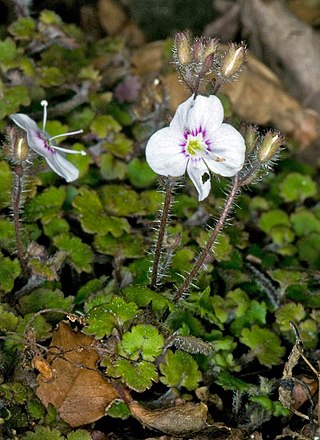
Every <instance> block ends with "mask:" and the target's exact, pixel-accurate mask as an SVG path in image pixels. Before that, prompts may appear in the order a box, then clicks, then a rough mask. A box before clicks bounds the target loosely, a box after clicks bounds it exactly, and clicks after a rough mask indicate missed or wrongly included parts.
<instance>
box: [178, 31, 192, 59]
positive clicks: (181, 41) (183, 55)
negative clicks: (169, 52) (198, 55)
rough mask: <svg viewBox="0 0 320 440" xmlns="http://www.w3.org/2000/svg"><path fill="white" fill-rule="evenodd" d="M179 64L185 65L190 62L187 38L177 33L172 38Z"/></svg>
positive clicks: (182, 33)
mask: <svg viewBox="0 0 320 440" xmlns="http://www.w3.org/2000/svg"><path fill="white" fill-rule="evenodd" d="M174 44H175V47H176V50H177V58H178V61H179V63H181V64H182V65H187V64H189V63H190V61H191V53H190V43H189V37H188V35H187V34H185V33H184V32H178V33H177V34H176V35H175V37H174Z"/></svg>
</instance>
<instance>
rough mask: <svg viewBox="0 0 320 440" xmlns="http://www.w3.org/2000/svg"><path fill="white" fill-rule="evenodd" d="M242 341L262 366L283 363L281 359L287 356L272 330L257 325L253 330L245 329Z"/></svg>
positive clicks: (242, 333)
mask: <svg viewBox="0 0 320 440" xmlns="http://www.w3.org/2000/svg"><path fill="white" fill-rule="evenodd" d="M240 341H241V342H242V343H243V344H245V345H247V346H248V347H249V348H250V349H251V353H250V356H252V357H257V358H258V361H259V362H260V364H262V365H265V366H267V367H272V365H279V364H281V363H282V360H281V357H282V356H283V355H284V354H285V349H284V347H282V346H281V343H280V339H279V338H278V336H277V335H276V334H275V333H273V332H272V331H271V330H268V329H266V328H260V327H258V326H257V325H254V326H252V327H251V329H248V328H244V329H243V330H242V332H241V337H240Z"/></svg>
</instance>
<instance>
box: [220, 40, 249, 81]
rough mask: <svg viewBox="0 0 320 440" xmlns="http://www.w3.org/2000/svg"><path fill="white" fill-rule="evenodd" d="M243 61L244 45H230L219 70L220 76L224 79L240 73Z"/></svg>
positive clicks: (244, 55) (244, 54) (244, 57)
mask: <svg viewBox="0 0 320 440" xmlns="http://www.w3.org/2000/svg"><path fill="white" fill-rule="evenodd" d="M245 59H246V48H245V45H244V44H241V45H240V46H238V45H237V44H234V43H231V44H230V46H229V50H228V52H227V54H226V56H225V59H224V61H223V63H222V66H221V69H220V72H221V75H223V76H224V77H225V78H231V77H232V76H233V75H235V74H236V73H238V72H240V70H241V67H242V66H243V63H244V62H245Z"/></svg>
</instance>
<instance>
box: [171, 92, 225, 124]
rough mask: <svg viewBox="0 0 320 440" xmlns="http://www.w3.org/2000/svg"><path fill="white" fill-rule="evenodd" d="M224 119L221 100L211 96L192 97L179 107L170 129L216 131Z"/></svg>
mask: <svg viewBox="0 0 320 440" xmlns="http://www.w3.org/2000/svg"><path fill="white" fill-rule="evenodd" d="M223 117H224V111H223V106H222V104H221V101H220V99H219V98H217V97H216V96H214V95H211V96H200V95H199V96H197V97H196V99H194V97H193V96H191V97H190V98H189V99H187V100H186V101H185V102H184V103H182V104H181V105H179V107H178V109H177V111H176V114H175V115H174V117H173V119H172V121H171V124H170V127H173V128H177V129H180V130H182V131H184V130H185V129H187V130H188V131H192V130H197V129H199V128H200V127H201V128H202V129H206V130H209V129H210V131H211V132H214V131H216V130H217V129H218V128H219V127H220V126H221V124H222V122H223Z"/></svg>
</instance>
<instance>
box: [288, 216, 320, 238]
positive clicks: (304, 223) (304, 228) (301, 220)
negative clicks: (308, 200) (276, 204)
mask: <svg viewBox="0 0 320 440" xmlns="http://www.w3.org/2000/svg"><path fill="white" fill-rule="evenodd" d="M290 220H291V223H292V225H293V229H294V231H295V233H296V234H297V235H298V237H303V236H306V235H309V234H311V233H312V232H317V233H320V220H319V219H317V217H316V216H315V215H314V214H313V212H311V211H308V210H306V209H302V210H299V211H297V212H295V213H293V214H292V215H291V217H290Z"/></svg>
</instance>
